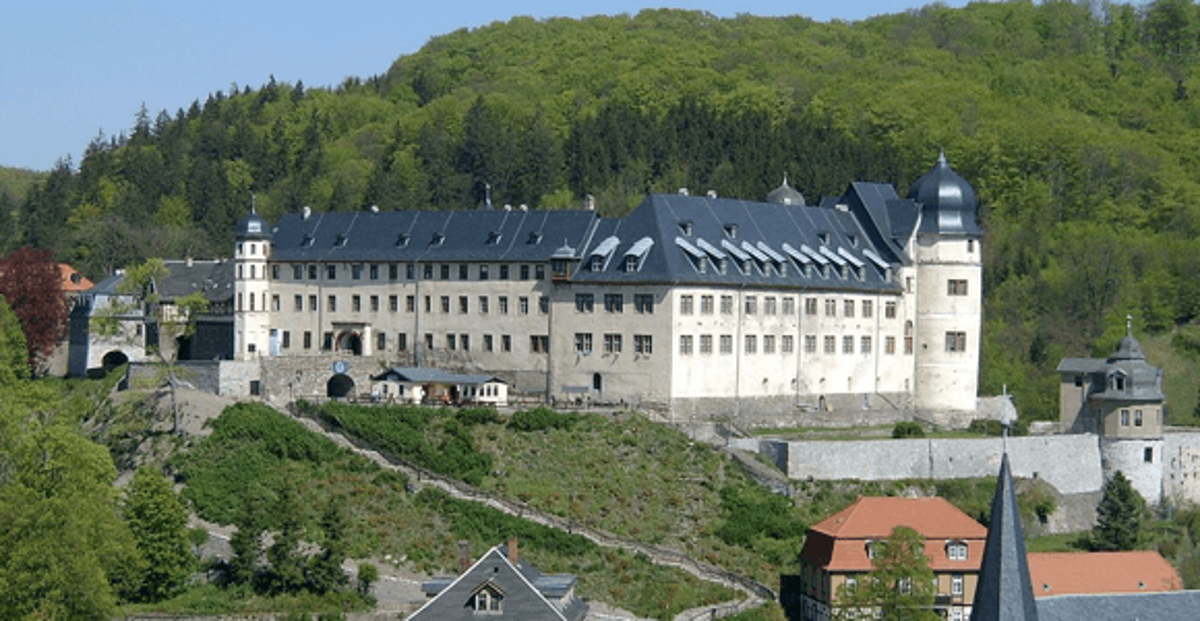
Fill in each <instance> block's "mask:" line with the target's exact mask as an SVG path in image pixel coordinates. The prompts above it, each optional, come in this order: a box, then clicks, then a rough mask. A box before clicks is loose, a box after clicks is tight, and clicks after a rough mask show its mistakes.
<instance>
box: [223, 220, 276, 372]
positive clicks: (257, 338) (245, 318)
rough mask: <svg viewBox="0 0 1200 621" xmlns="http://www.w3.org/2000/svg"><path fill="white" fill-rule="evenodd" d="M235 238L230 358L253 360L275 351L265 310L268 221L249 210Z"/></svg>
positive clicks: (269, 252)
mask: <svg viewBox="0 0 1200 621" xmlns="http://www.w3.org/2000/svg"><path fill="white" fill-rule="evenodd" d="M235 235H236V236H235V240H236V246H235V249H234V257H233V258H234V263H235V265H236V268H235V269H236V270H237V271H236V274H235V276H234V301H233V303H234V311H235V312H234V326H233V357H234V359H235V360H253V359H256V358H258V357H259V356H264V355H267V354H269V353H271V352H272V351H273V350H272V348H273V347H276V345H275V344H274V343H273V341H272V339H271V333H272V332H273V330H272V329H271V315H270V310H272V309H269V308H268V304H270V302H269V301H268V298H269V297H270V279H269V278H268V274H267V269H268V268H267V259H268V257H270V255H271V231H270V229H269V228H268V227H267V221H266V220H263V219H262V217H261V216H259V215H258V213H257V211H256V210H255V208H254V207H253V206H251V208H250V213H249V214H248V215H247V216H246V217H244V218H242V219H241V220H240V221H238V223H237V231H236V234H235ZM273 310H279V309H273Z"/></svg>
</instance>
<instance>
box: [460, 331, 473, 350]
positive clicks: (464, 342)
mask: <svg viewBox="0 0 1200 621" xmlns="http://www.w3.org/2000/svg"><path fill="white" fill-rule="evenodd" d="M458 343H459V345H461V346H462V350H463V351H471V335H469V334H460V335H458Z"/></svg>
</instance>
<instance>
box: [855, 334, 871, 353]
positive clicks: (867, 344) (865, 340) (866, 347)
mask: <svg viewBox="0 0 1200 621" xmlns="http://www.w3.org/2000/svg"><path fill="white" fill-rule="evenodd" d="M858 353H860V354H869V353H871V337H869V336H864V337H862V338H861V339H859V349H858Z"/></svg>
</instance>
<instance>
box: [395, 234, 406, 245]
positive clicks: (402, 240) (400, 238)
mask: <svg viewBox="0 0 1200 621" xmlns="http://www.w3.org/2000/svg"><path fill="white" fill-rule="evenodd" d="M407 246H408V233H401V234H399V235H397V236H396V247H398V248H406V247H407Z"/></svg>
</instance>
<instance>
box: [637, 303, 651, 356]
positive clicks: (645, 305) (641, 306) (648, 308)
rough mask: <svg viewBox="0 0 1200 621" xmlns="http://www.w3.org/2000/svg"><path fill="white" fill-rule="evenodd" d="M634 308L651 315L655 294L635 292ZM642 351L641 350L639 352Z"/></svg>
mask: <svg viewBox="0 0 1200 621" xmlns="http://www.w3.org/2000/svg"><path fill="white" fill-rule="evenodd" d="M633 309H634V310H635V311H637V312H639V313H642V314H646V315H650V314H653V313H654V294H651V293H635V294H633ZM639 353H640V352H639Z"/></svg>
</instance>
